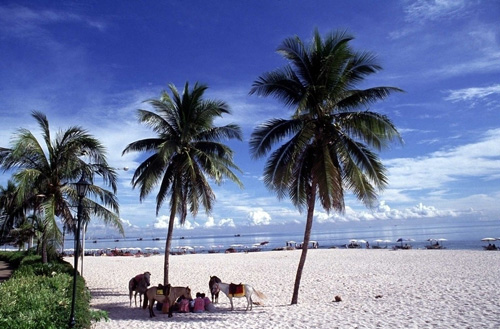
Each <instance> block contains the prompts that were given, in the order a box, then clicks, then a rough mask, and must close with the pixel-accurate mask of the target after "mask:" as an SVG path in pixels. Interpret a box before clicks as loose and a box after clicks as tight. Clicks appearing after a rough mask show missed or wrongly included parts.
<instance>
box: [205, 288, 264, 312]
mask: <svg viewBox="0 0 500 329" xmlns="http://www.w3.org/2000/svg"><path fill="white" fill-rule="evenodd" d="M214 286H215V287H216V288H218V289H219V290H220V291H222V292H223V293H224V294H225V295H226V296H227V298H229V302H231V311H232V310H234V306H233V298H242V297H246V299H247V308H246V310H245V311H248V308H250V310H252V304H253V301H252V295H253V294H254V293H255V295H257V297H259V298H260V299H265V298H266V296H265V295H264V294H263V293H261V292H260V291H258V290H256V289H254V288H253V287H252V286H250V285H248V284H239V285H235V284H229V283H224V282H220V283H215V285H214ZM235 288H236V290H235Z"/></svg>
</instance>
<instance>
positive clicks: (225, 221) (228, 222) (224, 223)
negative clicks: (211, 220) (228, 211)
mask: <svg viewBox="0 0 500 329" xmlns="http://www.w3.org/2000/svg"><path fill="white" fill-rule="evenodd" d="M219 227H236V225H235V224H234V220H233V219H232V218H222V219H221V220H220V221H219Z"/></svg>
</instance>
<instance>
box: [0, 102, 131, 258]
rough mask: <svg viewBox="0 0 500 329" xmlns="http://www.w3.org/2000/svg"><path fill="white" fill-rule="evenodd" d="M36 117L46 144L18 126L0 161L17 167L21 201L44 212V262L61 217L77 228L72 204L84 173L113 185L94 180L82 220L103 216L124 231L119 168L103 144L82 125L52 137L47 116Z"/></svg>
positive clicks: (36, 114) (1, 150)
mask: <svg viewBox="0 0 500 329" xmlns="http://www.w3.org/2000/svg"><path fill="white" fill-rule="evenodd" d="M32 116H33V117H34V119H35V120H36V121H37V123H38V125H39V127H40V128H41V130H42V139H43V142H44V145H43V143H41V142H40V141H38V140H37V138H36V137H35V136H34V135H33V134H32V133H31V131H29V130H27V129H19V131H18V133H17V135H16V136H15V138H14V139H13V141H12V145H11V147H10V148H3V147H2V148H0V165H1V167H2V168H3V169H4V171H7V170H16V171H15V172H14V174H13V179H14V181H15V182H16V183H17V193H18V198H19V200H25V202H27V203H28V204H29V205H30V206H31V207H32V209H33V210H34V212H37V213H38V214H41V215H43V216H42V217H43V220H42V221H41V223H43V225H39V227H41V228H43V230H44V233H45V234H42V237H43V239H42V241H41V242H42V249H43V251H42V259H43V261H44V262H45V261H47V259H46V257H47V256H46V252H47V249H46V242H49V241H53V240H54V239H55V241H57V240H58V239H59V238H60V230H59V228H58V226H57V223H56V217H58V218H60V219H61V220H62V222H63V225H65V226H66V227H69V228H70V229H71V230H72V231H73V233H74V232H75V231H76V225H75V224H76V220H75V218H74V216H73V214H72V211H71V207H73V206H74V205H76V204H77V203H78V195H77V192H76V188H75V184H74V183H73V182H76V181H77V180H78V178H79V177H80V176H81V175H82V174H83V173H85V174H86V176H87V178H89V179H91V180H92V181H93V179H94V177H95V176H100V180H102V182H103V184H104V185H108V186H110V187H111V189H112V191H109V190H106V189H104V188H102V187H101V186H98V185H95V184H91V185H90V187H89V192H88V198H84V199H83V206H84V207H83V208H84V212H83V221H89V220H90V218H91V216H95V217H99V218H101V219H102V220H103V221H104V222H105V223H106V224H111V225H113V226H115V227H116V228H117V229H118V230H119V231H120V233H121V234H123V227H122V224H121V221H120V219H119V217H118V208H119V206H118V202H117V199H116V197H115V193H116V172H115V170H114V169H113V168H111V167H109V165H108V163H107V160H106V151H105V148H104V147H103V145H102V144H101V143H100V142H99V141H98V140H97V139H96V138H94V137H93V136H91V135H90V134H88V133H87V131H86V130H84V129H82V128H81V127H77V126H74V127H70V128H68V129H67V130H64V131H60V132H58V133H57V134H56V136H55V138H54V139H53V140H52V139H51V133H50V127H49V122H48V120H47V117H46V116H45V115H44V114H43V113H41V112H38V111H33V112H32ZM82 155H85V156H86V157H88V160H89V163H86V162H85V161H84V160H82V159H80V157H81V156H82ZM108 208H109V209H108Z"/></svg>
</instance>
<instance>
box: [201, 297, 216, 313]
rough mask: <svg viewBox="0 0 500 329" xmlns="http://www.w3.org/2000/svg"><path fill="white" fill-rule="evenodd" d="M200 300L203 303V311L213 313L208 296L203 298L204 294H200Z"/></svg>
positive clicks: (213, 307)
mask: <svg viewBox="0 0 500 329" xmlns="http://www.w3.org/2000/svg"><path fill="white" fill-rule="evenodd" d="M201 298H202V299H203V301H204V302H205V311H207V312H215V306H214V304H213V303H212V302H211V301H210V298H208V296H205V294H201Z"/></svg>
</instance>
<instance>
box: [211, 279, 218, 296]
mask: <svg viewBox="0 0 500 329" xmlns="http://www.w3.org/2000/svg"><path fill="white" fill-rule="evenodd" d="M211 289H212V291H211V293H212V294H214V295H215V294H216V293H218V292H219V291H220V287H219V283H217V282H214V284H213V285H212V287H211Z"/></svg>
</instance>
